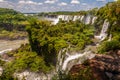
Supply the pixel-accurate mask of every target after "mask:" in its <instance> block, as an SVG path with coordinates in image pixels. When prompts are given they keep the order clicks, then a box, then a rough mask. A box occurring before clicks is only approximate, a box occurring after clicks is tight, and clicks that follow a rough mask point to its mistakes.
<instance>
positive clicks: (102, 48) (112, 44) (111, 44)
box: [98, 40, 120, 53]
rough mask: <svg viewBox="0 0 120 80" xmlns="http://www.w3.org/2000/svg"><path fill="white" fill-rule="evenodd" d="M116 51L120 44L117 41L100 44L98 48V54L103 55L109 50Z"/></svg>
mask: <svg viewBox="0 0 120 80" xmlns="http://www.w3.org/2000/svg"><path fill="white" fill-rule="evenodd" d="M118 49H120V42H119V41H117V40H112V41H108V42H104V43H102V45H101V46H100V47H99V50H98V52H99V53H104V52H108V51H110V50H113V51H115V50H118Z"/></svg>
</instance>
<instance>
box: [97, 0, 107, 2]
mask: <svg viewBox="0 0 120 80" xmlns="http://www.w3.org/2000/svg"><path fill="white" fill-rule="evenodd" d="M96 1H103V2H104V1H106V0H96Z"/></svg>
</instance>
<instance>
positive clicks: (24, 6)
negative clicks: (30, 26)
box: [0, 0, 116, 12]
mask: <svg viewBox="0 0 120 80" xmlns="http://www.w3.org/2000/svg"><path fill="white" fill-rule="evenodd" d="M113 1H116V0H0V7H2V8H11V9H15V10H17V11H20V12H52V11H80V10H88V9H92V8H95V7H101V6H104V5H105V4H106V3H108V2H113Z"/></svg>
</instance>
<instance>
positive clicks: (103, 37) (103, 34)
mask: <svg viewBox="0 0 120 80" xmlns="http://www.w3.org/2000/svg"><path fill="white" fill-rule="evenodd" d="M108 27H109V22H108V21H107V20H105V21H104V23H103V27H102V30H101V33H100V35H99V36H95V38H97V39H100V41H103V40H104V39H105V38H106V37H107V33H106V32H107V30H108Z"/></svg>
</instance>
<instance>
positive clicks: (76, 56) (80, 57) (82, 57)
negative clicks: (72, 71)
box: [62, 51, 94, 71]
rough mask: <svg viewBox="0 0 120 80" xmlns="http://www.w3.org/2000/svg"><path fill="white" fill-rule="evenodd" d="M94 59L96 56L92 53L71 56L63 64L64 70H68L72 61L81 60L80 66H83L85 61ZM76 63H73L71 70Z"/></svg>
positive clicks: (86, 52)
mask: <svg viewBox="0 0 120 80" xmlns="http://www.w3.org/2000/svg"><path fill="white" fill-rule="evenodd" d="M93 57H94V54H93V53H92V52H91V51H85V52H84V53H83V54H82V53H75V54H74V55H69V56H68V57H67V58H66V59H65V60H64V62H63V66H62V70H63V71H65V70H66V68H67V65H68V63H69V62H70V61H72V60H75V59H79V62H78V63H79V64H81V63H82V62H83V61H85V60H87V59H91V58H93ZM75 64H76V63H74V64H73V63H72V64H71V65H70V66H69V68H71V67H72V66H73V65H75Z"/></svg>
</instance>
